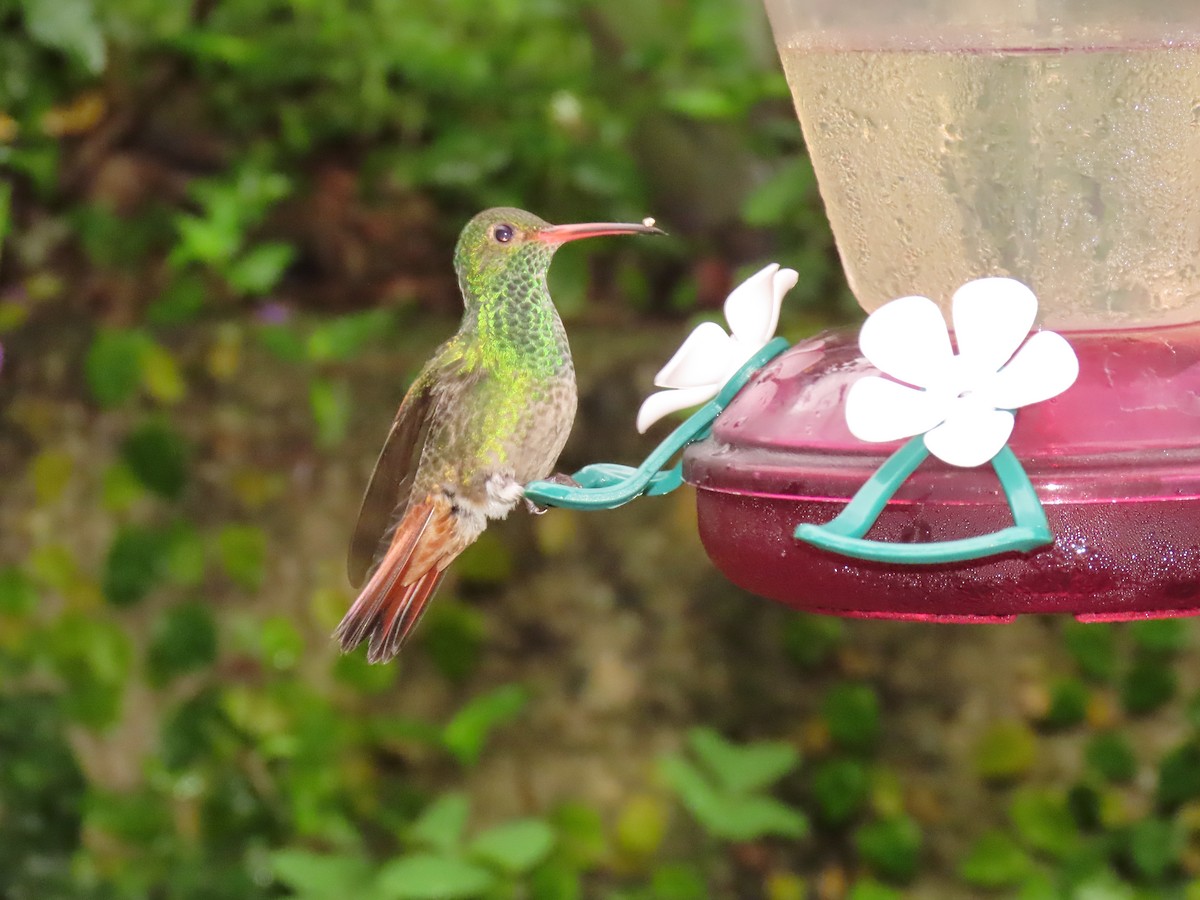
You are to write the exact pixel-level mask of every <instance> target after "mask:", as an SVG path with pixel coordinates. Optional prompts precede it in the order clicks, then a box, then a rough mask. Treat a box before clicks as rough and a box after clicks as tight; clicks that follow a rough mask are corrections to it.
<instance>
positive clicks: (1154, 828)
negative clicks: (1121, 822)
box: [1129, 819, 1184, 881]
mask: <svg viewBox="0 0 1200 900" xmlns="http://www.w3.org/2000/svg"><path fill="white" fill-rule="evenodd" d="M1183 844H1184V837H1183V834H1182V833H1181V832H1180V831H1179V829H1178V828H1176V827H1175V825H1174V823H1172V822H1169V821H1167V820H1165V819H1143V820H1142V821H1140V822H1137V823H1135V824H1134V825H1133V827H1132V828H1131V829H1130V832H1129V858H1130V860H1131V861H1132V862H1133V865H1134V868H1135V869H1136V870H1137V872H1138V874H1140V875H1141V876H1142V877H1143V878H1147V879H1149V880H1151V881H1157V880H1159V879H1161V878H1162V877H1163V876H1164V875H1166V874H1167V871H1168V870H1169V869H1170V868H1171V867H1172V866H1174V865H1175V864H1176V863H1177V862H1178V860H1179V854H1180V852H1181V851H1182V850H1183Z"/></svg>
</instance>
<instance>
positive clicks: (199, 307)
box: [146, 272, 209, 326]
mask: <svg viewBox="0 0 1200 900" xmlns="http://www.w3.org/2000/svg"><path fill="white" fill-rule="evenodd" d="M208 293H209V289H208V285H206V284H205V283H204V279H203V278H201V277H200V276H199V275H197V274H196V273H194V272H182V273H178V274H176V276H175V277H174V278H173V279H172V280H171V282H170V284H168V285H167V287H166V288H165V289H164V290H163V292H162V294H161V295H159V297H158V298H157V299H156V300H154V302H153V303H151V304H150V306H149V307H148V308H147V309H146V322H147V323H148V324H150V325H160V326H171V325H185V324H187V323H188V322H192V321H194V320H195V319H196V318H197V317H198V316H199V315H200V313H201V312H202V311H203V310H204V306H205V303H206V302H207V299H208Z"/></svg>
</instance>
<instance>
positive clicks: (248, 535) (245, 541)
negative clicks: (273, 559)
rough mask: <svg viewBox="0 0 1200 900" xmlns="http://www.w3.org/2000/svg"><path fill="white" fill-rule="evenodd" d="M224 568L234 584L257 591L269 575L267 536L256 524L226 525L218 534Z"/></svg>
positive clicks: (218, 550) (219, 550)
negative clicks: (267, 573)
mask: <svg viewBox="0 0 1200 900" xmlns="http://www.w3.org/2000/svg"><path fill="white" fill-rule="evenodd" d="M217 552H218V554H219V555H220V559H221V567H222V568H223V569H224V570H225V574H226V575H228V576H229V577H230V578H231V579H232V580H233V581H234V582H235V583H237V584H238V585H240V586H241V587H243V588H245V589H246V590H248V591H257V590H258V589H259V588H260V587H262V583H263V580H264V579H265V578H266V565H267V536H266V533H265V532H263V530H262V529H261V528H259V527H257V526H254V525H226V526H225V527H224V528H222V529H221V531H220V533H219V534H218V535H217Z"/></svg>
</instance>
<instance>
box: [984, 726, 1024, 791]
mask: <svg viewBox="0 0 1200 900" xmlns="http://www.w3.org/2000/svg"><path fill="white" fill-rule="evenodd" d="M1036 756H1037V738H1036V737H1035V736H1034V733H1033V731H1032V729H1030V728H1029V726H1028V725H1026V724H1025V723H1024V722H1019V721H1015V720H1013V721H1001V722H995V723H993V724H992V725H991V726H989V727H988V728H987V730H986V731H984V732H983V734H982V735H980V737H979V740H978V742H977V743H976V744H975V751H974V759H975V771H976V772H977V773H978V774H979V776H980V777H981V778H985V779H988V780H1003V779H1008V778H1015V777H1017V776H1018V775H1022V774H1024V773H1025V772H1026V771H1028V769H1029V767H1030V766H1031V765H1033V761H1034V759H1035V758H1036Z"/></svg>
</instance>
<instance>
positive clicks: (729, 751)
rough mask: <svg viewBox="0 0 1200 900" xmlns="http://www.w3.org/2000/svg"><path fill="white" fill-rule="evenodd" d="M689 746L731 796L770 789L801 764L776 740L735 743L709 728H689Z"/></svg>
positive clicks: (795, 754) (796, 754) (794, 753)
mask: <svg viewBox="0 0 1200 900" xmlns="http://www.w3.org/2000/svg"><path fill="white" fill-rule="evenodd" d="M688 746H689V747H691V749H692V752H693V753H695V754H696V757H697V758H698V759H699V760H700V761H701V762H703V763H704V764H705V766H707V767H708V770H709V772H711V773H712V774H713V775H714V776H715V777H716V779H717V781H718V783H719V784H720V785H721V786H722V787H723V788H724V789H725V790H727V791H731V792H733V793H748V792H751V791H757V790H762V789H764V788H766V787H769V786H770V785H772V784H774V783H775V782H776V781H778V780H779V779H780V778H782V777H783V776H784V775H786V774H787V773H788V772H790V771H792V770H793V769H794V768H796V766H797V765H799V763H800V753H799V751H797V750H796V748H795V747H793V746H792V745H790V744H785V743H782V742H778V741H756V742H754V743H750V744H734V743H732V742H730V741H727V740H725V738H723V737H722V736H721V735H720V734H719V733H718V732H716V731H714V730H713V729H711V728H693V729H691V730H690V731H689V732H688Z"/></svg>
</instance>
